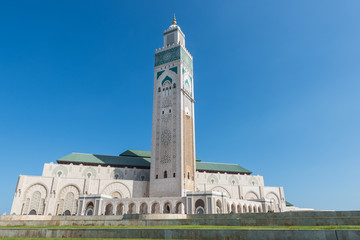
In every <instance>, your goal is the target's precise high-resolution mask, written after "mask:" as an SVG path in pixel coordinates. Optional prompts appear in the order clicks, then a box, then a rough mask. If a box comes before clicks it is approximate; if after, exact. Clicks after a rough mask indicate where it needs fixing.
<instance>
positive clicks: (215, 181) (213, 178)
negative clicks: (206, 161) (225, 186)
mask: <svg viewBox="0 0 360 240" xmlns="http://www.w3.org/2000/svg"><path fill="white" fill-rule="evenodd" d="M207 182H208V184H218V183H219V178H218V177H217V176H216V175H215V174H210V175H209V176H208V177H207Z"/></svg>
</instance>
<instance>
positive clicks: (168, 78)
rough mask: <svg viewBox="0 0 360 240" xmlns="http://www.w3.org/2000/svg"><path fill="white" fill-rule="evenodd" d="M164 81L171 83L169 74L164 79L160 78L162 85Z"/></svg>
mask: <svg viewBox="0 0 360 240" xmlns="http://www.w3.org/2000/svg"><path fill="white" fill-rule="evenodd" d="M166 81H170V83H172V79H171V78H170V77H169V76H166V77H165V78H164V80H162V82H161V86H163V85H164V83H165V82H166Z"/></svg>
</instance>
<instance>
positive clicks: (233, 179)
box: [228, 176, 239, 185]
mask: <svg viewBox="0 0 360 240" xmlns="http://www.w3.org/2000/svg"><path fill="white" fill-rule="evenodd" d="M228 182H229V184H230V185H239V180H238V178H237V177H235V176H230V177H229V179H228Z"/></svg>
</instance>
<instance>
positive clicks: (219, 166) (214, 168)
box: [196, 162, 251, 174]
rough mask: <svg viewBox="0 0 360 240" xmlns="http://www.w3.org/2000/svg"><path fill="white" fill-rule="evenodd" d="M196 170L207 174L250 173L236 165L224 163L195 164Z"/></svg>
mask: <svg viewBox="0 0 360 240" xmlns="http://www.w3.org/2000/svg"><path fill="white" fill-rule="evenodd" d="M196 170H202V171H209V172H237V173H238V172H241V173H248V174H250V173H251V172H250V171H249V170H247V169H245V168H243V167H241V166H239V165H237V164H226V163H209V162H196Z"/></svg>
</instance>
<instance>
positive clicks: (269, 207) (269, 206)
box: [266, 204, 273, 212]
mask: <svg viewBox="0 0 360 240" xmlns="http://www.w3.org/2000/svg"><path fill="white" fill-rule="evenodd" d="M266 208H267V212H272V211H273V210H272V208H271V205H270V204H268V205H266Z"/></svg>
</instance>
